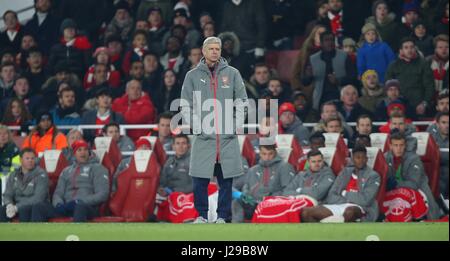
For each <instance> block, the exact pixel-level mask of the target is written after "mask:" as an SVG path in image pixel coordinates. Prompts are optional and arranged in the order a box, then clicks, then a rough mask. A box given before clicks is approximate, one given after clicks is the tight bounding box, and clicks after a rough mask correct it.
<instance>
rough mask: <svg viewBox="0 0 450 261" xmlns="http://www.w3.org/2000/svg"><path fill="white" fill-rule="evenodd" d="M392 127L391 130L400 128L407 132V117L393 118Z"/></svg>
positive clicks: (401, 130) (402, 131)
mask: <svg viewBox="0 0 450 261" xmlns="http://www.w3.org/2000/svg"><path fill="white" fill-rule="evenodd" d="M390 127H391V130H393V129H398V130H399V131H400V132H401V133H405V130H406V124H405V118H401V117H395V118H391V124H390Z"/></svg>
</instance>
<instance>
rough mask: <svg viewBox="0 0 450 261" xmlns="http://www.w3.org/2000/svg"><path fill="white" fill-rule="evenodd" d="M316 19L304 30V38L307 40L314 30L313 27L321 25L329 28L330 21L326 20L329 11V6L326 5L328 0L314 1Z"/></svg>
mask: <svg viewBox="0 0 450 261" xmlns="http://www.w3.org/2000/svg"><path fill="white" fill-rule="evenodd" d="M316 4H317V5H316V10H317V11H316V19H314V20H312V21H310V22H309V23H308V24H307V25H306V28H305V34H304V36H305V38H308V36H309V35H311V32H312V31H313V30H314V27H316V26H317V25H322V26H326V27H329V25H330V20H329V19H328V11H330V5H329V4H328V0H320V1H316Z"/></svg>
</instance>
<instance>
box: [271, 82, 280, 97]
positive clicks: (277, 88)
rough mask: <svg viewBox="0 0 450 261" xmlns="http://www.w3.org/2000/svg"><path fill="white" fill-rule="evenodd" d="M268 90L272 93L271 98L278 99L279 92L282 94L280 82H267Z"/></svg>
mask: <svg viewBox="0 0 450 261" xmlns="http://www.w3.org/2000/svg"><path fill="white" fill-rule="evenodd" d="M268 87H269V90H270V91H271V92H272V94H273V96H275V97H279V96H280V95H281V92H283V87H282V86H281V82H280V81H278V80H271V81H269V86H268Z"/></svg>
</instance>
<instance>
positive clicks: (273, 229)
mask: <svg viewBox="0 0 450 261" xmlns="http://www.w3.org/2000/svg"><path fill="white" fill-rule="evenodd" d="M448 224H449V223H352V224H221V225H219V224H198V225H196V224H167V223H109V224H108V223H85V224H72V223H40V224H37V223H34V224H32V223H28V224H24V223H22V224H19V223H10V224H0V240H32V241H33V240H45V241H47V240H50V241H64V240H68V236H70V235H74V236H75V238H76V239H79V240H80V241H91V240H125V241H126V240H138V241H140V240H144V241H154V240H156V241H160V240H161V241H171V240H176V241H217V240H220V241H281V240H287V241H302V240H314V241H316V240H339V241H341V240H343V241H346V240H352V241H366V240H380V241H392V240H394V241H396V240H399V241H405V240H406V241H407V240H432V241H449V226H448ZM69 239H70V237H69Z"/></svg>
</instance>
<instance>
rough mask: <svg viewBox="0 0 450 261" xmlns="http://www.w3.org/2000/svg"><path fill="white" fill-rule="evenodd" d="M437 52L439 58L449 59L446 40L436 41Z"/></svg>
mask: <svg viewBox="0 0 450 261" xmlns="http://www.w3.org/2000/svg"><path fill="white" fill-rule="evenodd" d="M435 53H436V55H437V56H438V57H439V58H441V59H443V60H448V43H447V42H444V41H438V42H437V43H436V48H435Z"/></svg>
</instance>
